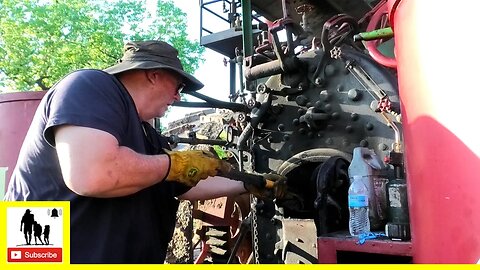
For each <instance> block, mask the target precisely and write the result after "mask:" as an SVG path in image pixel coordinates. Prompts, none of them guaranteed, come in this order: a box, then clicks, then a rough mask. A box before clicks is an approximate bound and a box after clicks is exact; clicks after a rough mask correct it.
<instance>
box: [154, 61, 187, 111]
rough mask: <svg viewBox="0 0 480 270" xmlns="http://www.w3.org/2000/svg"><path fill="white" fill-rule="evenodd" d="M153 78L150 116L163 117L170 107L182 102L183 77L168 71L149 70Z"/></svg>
mask: <svg viewBox="0 0 480 270" xmlns="http://www.w3.org/2000/svg"><path fill="white" fill-rule="evenodd" d="M145 72H149V73H150V74H147V76H149V78H151V82H152V89H151V91H150V96H149V105H150V106H149V108H148V114H149V116H151V118H153V117H161V116H163V115H164V114H165V112H166V111H167V109H168V106H170V105H172V103H173V102H175V101H179V100H180V92H181V90H182V89H183V86H184V84H183V82H182V80H181V77H180V76H178V75H177V74H175V73H173V72H171V71H167V70H147V71H145Z"/></svg>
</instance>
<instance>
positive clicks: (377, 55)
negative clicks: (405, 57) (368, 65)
mask: <svg viewBox="0 0 480 270" xmlns="http://www.w3.org/2000/svg"><path fill="white" fill-rule="evenodd" d="M387 11H388V8H387V2H384V3H383V4H381V3H380V6H379V8H378V9H377V11H375V13H374V14H373V15H372V18H371V19H370V22H369V23H368V26H367V31H373V30H375V29H377V26H378V24H379V23H380V21H381V19H382V18H383V17H384V16H385V15H387ZM378 44H379V43H378V41H376V40H372V41H366V42H365V46H366V48H367V50H368V53H369V54H370V56H371V57H372V58H373V59H374V60H375V61H377V62H378V63H379V64H381V65H384V66H386V67H390V68H396V67H397V61H396V60H395V58H391V57H387V56H385V55H383V54H382V53H381V52H380V51H379V50H378V48H377V46H378Z"/></svg>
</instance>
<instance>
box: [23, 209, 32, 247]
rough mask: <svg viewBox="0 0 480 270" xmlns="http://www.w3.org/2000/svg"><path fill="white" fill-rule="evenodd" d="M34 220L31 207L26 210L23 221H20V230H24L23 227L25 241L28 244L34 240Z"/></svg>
mask: <svg viewBox="0 0 480 270" xmlns="http://www.w3.org/2000/svg"><path fill="white" fill-rule="evenodd" d="M34 222H35V219H34V217H33V214H32V213H31V211H30V209H27V210H25V214H23V217H22V221H21V222H20V231H22V227H23V234H24V235H25V243H26V244H27V245H30V243H31V242H32V230H33V224H34Z"/></svg>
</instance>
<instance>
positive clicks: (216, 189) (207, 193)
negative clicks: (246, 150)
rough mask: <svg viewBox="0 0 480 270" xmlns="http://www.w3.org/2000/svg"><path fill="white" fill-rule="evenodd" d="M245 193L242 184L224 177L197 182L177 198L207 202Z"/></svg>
mask: <svg viewBox="0 0 480 270" xmlns="http://www.w3.org/2000/svg"><path fill="white" fill-rule="evenodd" d="M245 192H247V191H246V190H245V188H244V186H243V182H240V181H234V180H231V179H228V178H225V177H221V176H215V177H209V178H207V179H205V180H203V181H200V182H198V184H197V185H196V186H194V187H193V188H191V189H190V190H189V191H187V192H185V193H184V194H182V195H180V196H178V199H180V200H191V201H194V200H208V199H213V198H218V197H223V196H235V195H239V194H242V193H245Z"/></svg>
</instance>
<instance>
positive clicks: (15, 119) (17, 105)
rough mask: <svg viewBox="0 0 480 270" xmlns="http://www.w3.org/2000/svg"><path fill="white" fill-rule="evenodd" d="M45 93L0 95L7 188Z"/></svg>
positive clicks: (0, 152) (0, 150) (0, 157)
mask: <svg viewBox="0 0 480 270" xmlns="http://www.w3.org/2000/svg"><path fill="white" fill-rule="evenodd" d="M45 93H46V91H37V92H18V93H5V94H0V167H8V170H7V174H6V181H5V187H6V186H7V185H8V182H9V180H10V176H11V175H12V171H13V169H14V168H15V164H16V163H17V158H18V153H19V151H20V147H21V146H22V143H23V139H24V138H25V135H26V134H27V130H28V128H29V126H30V123H31V122H32V118H33V115H34V114H35V110H36V109H37V107H38V104H39V103H40V100H41V99H42V97H43V96H44V95H45ZM0 199H1V198H0Z"/></svg>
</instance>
